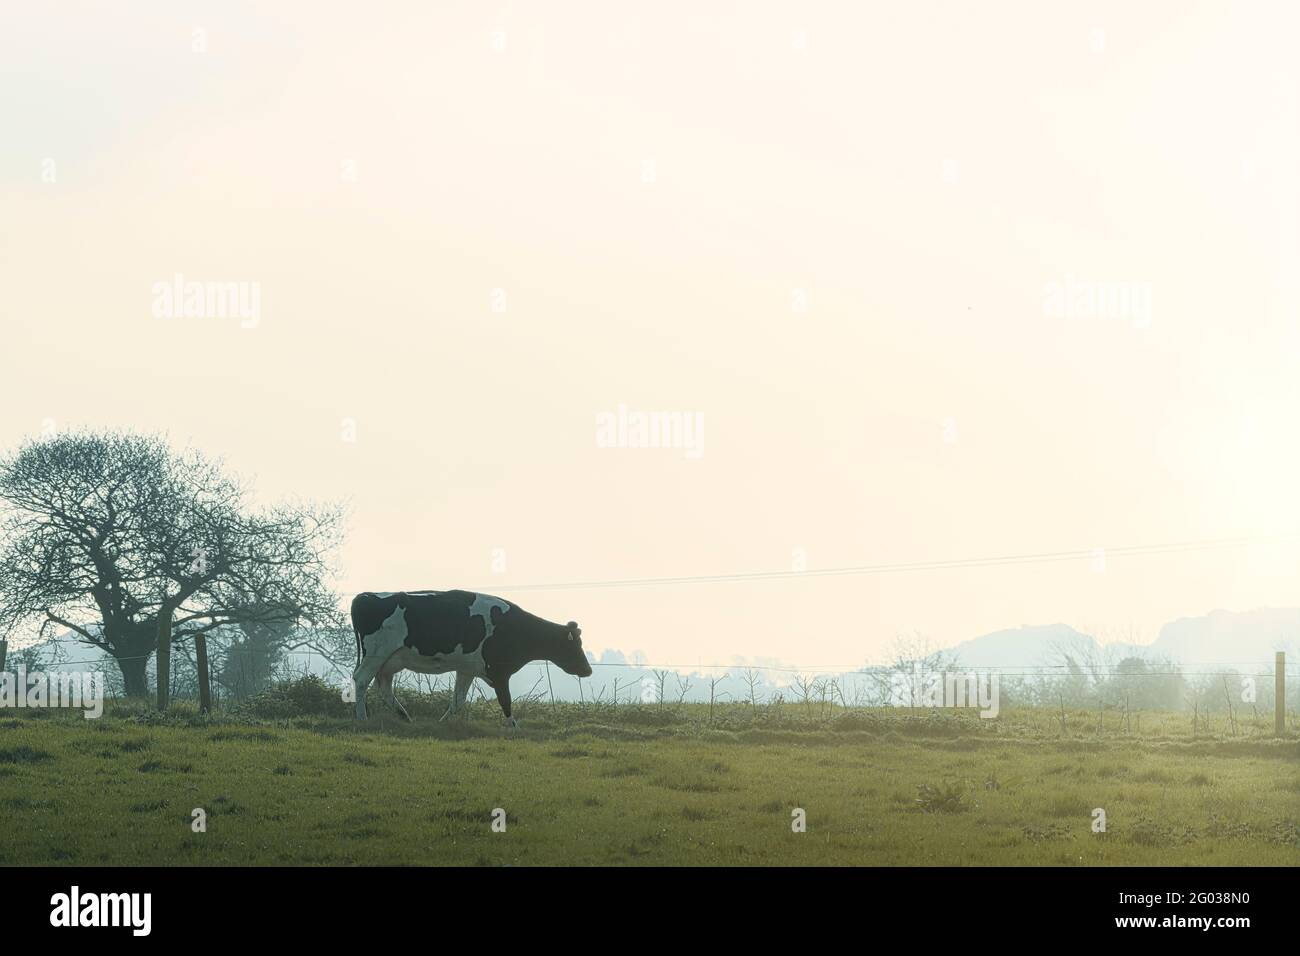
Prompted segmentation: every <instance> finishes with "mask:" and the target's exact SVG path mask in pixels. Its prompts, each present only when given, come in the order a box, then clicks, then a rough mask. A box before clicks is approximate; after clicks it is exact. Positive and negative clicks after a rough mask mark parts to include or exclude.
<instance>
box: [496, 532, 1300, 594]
mask: <svg viewBox="0 0 1300 956" xmlns="http://www.w3.org/2000/svg"><path fill="white" fill-rule="evenodd" d="M1296 537H1300V532H1293V533H1290V534H1283V535H1270V536H1241V537H1235V538H1215V539H1205V540H1200V541H1180V542H1170V543H1167V544H1147V545H1126V546H1123V547H1118V548H1087V549H1075V550H1072V551H1044V552H1037V553H1029V554H1007V555H998V556H995V557H983V558H957V559H946V560H935V561H912V562H899V563H889V564H864V565H852V566H847V567H835V568H811V569H808V570H803V571H739V572H731V573H726V574H700V575H676V576H671V577H655V578H617V579H611V580H604V581H599V580H598V581H560V582H554V583H550V584H513V585H499V586H498V589H499V590H504V591H571V590H584V589H593V588H623V587H648V586H654V585H674V584H711V583H724V582H742V581H767V580H785V579H790V578H807V577H831V576H837V575H849V574H895V573H900V572H906V571H943V570H950V569H960V568H981V567H998V566H1002V565H1013V564H1046V563H1050V562H1059V561H1081V560H1093V559H1095V558H1098V557H1102V558H1103V559H1109V558H1111V557H1138V556H1143V555H1149V554H1178V553H1183V552H1191V551H1209V550H1216V549H1222V548H1236V547H1245V546H1249V545H1254V544H1263V543H1268V542H1275V541H1284V540H1290V539H1292V538H1296Z"/></svg>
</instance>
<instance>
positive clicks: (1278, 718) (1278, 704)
mask: <svg viewBox="0 0 1300 956" xmlns="http://www.w3.org/2000/svg"><path fill="white" fill-rule="evenodd" d="M3 659H4V654H0V661H3ZM1273 669H1274V670H1273V732H1274V734H1277V735H1278V736H1279V737H1281V736H1282V735H1283V734H1284V732H1286V730H1287V652H1284V650H1279V652H1278V657H1277V661H1275V662H1274V665H1273Z"/></svg>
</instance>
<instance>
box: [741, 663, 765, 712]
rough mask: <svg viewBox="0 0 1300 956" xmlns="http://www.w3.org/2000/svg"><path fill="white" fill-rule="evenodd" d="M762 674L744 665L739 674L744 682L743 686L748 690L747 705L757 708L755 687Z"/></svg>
mask: <svg viewBox="0 0 1300 956" xmlns="http://www.w3.org/2000/svg"><path fill="white" fill-rule="evenodd" d="M762 676H763V675H762V674H760V673H759V672H758V671H756V670H755V669H754V668H752V667H746V668H745V669H744V670H743V671H742V672H741V675H740V679H741V681H743V682H744V684H745V688H746V689H747V690H748V691H749V706H750V707H752V708H754V710H758V694H757V691H756V690H755V688H757V687H758V684H759V682H760V681H761V680H762Z"/></svg>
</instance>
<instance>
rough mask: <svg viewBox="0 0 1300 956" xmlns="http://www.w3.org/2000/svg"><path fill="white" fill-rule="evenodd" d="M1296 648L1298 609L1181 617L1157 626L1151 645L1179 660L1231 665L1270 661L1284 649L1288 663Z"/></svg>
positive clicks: (1299, 639) (1298, 646) (1299, 634)
mask: <svg viewBox="0 0 1300 956" xmlns="http://www.w3.org/2000/svg"><path fill="white" fill-rule="evenodd" d="M1297 649H1300V608H1260V609H1259V610H1255V611H1211V612H1210V613H1209V614H1207V615H1205V616H1204V617H1183V618H1179V619H1178V620H1176V621H1170V622H1169V623H1168V624H1166V625H1165V626H1164V627H1162V628H1161V629H1160V636H1159V637H1157V638H1156V639H1155V641H1153V642H1152V644H1151V650H1153V651H1155V652H1156V653H1161V654H1168V655H1169V656H1170V657H1172V658H1174V659H1175V660H1179V661H1198V662H1204V663H1215V664H1232V663H1238V662H1242V661H1266V660H1272V658H1273V654H1274V652H1276V651H1286V652H1287V657H1288V659H1289V660H1288V663H1290V660H1291V659H1294V656H1295V655H1296V653H1297Z"/></svg>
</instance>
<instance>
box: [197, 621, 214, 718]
mask: <svg viewBox="0 0 1300 956" xmlns="http://www.w3.org/2000/svg"><path fill="white" fill-rule="evenodd" d="M194 663H195V667H196V668H197V670H198V672H199V713H201V714H206V713H207V712H208V711H210V710H211V709H212V687H211V685H210V684H209V683H208V636H207V635H206V634H204V633H202V632H200V633H198V634H195V635H194Z"/></svg>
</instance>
